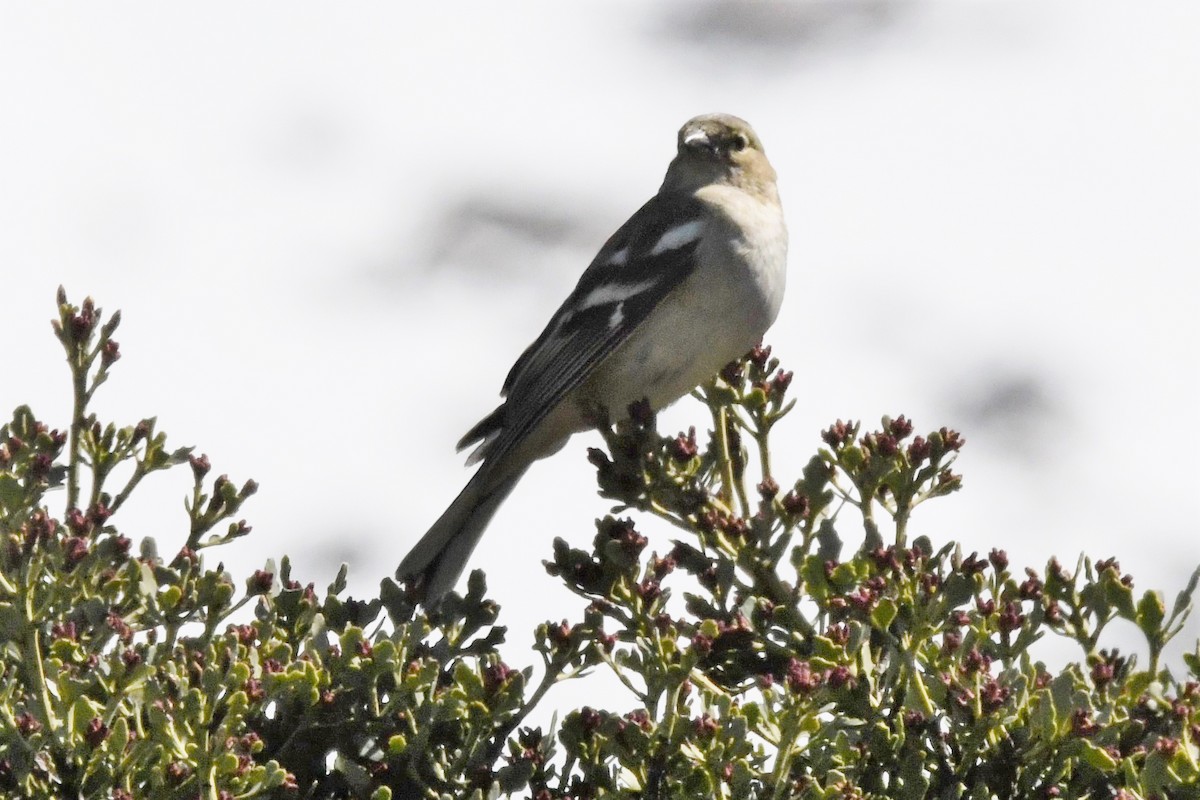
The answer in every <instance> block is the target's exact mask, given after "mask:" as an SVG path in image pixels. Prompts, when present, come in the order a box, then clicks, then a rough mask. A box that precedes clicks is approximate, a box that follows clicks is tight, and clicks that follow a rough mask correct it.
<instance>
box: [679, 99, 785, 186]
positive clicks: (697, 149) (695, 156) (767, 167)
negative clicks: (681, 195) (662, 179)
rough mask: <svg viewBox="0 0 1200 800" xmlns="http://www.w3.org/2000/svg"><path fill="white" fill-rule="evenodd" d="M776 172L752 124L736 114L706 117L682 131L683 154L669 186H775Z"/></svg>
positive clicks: (681, 150)
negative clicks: (711, 184) (712, 184)
mask: <svg viewBox="0 0 1200 800" xmlns="http://www.w3.org/2000/svg"><path fill="white" fill-rule="evenodd" d="M774 182H775V170H774V169H772V168H771V164H770V162H768V161H767V156H766V153H765V152H764V151H763V146H762V141H761V140H759V138H758V134H756V133H755V132H754V129H753V128H751V127H750V123H748V122H746V121H745V120H744V119H741V118H739V117H735V116H733V115H732V114H702V115H700V116H698V117H693V118H692V119H690V120H688V121H687V122H686V123H685V124H684V126H683V127H682V128H680V129H679V152H678V154H677V155H676V156H675V160H674V161H672V162H671V167H670V169H669V170H668V171H667V180H666V183H667V185H668V186H671V187H673V188H678V189H683V190H687V189H688V188H691V187H693V186H694V187H700V186H704V185H706V184H709V183H729V184H733V185H736V186H739V187H741V188H747V189H749V188H753V187H754V186H755V185H758V184H762V185H764V188H765V186H766V185H773V184H774Z"/></svg>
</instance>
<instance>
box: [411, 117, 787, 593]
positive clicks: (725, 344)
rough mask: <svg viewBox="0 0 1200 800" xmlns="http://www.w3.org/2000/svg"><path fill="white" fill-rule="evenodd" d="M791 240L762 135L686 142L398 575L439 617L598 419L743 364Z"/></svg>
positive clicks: (653, 404)
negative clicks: (535, 467)
mask: <svg viewBox="0 0 1200 800" xmlns="http://www.w3.org/2000/svg"><path fill="white" fill-rule="evenodd" d="M787 247H788V233H787V226H786V224H785V221H784V215H783V208H782V206H781V204H780V201H779V191H778V188H777V186H776V174H775V170H774V168H772V166H771V164H770V162H769V161H768V160H767V156H766V152H765V151H764V149H763V145H762V142H761V140H760V139H759V137H758V135H757V134H756V133H755V132H754V129H753V128H751V127H750V124H749V123H747V122H746V121H745V120H743V119H741V118H739V117H735V116H733V115H731V114H721V113H718V114H703V115H701V116H697V117H694V118H692V119H690V120H688V121H687V122H686V123H685V124H684V125H683V127H682V128H680V129H679V134H678V136H677V142H676V155H675V157H674V158H673V159H672V161H671V163H670V165H669V166H668V168H667V172H666V176H665V177H664V178H663V182H662V185H661V187H660V188H659V190H658V193H657V194H655V195H654V196H653V197H652V198H650V200H649V201H647V202H646V203H645V204H644V205H643V206H642V207H641V208H640V209H638V211H637V212H636V213H634V215H633V216H632V217H630V218H629V220H628V221H626V222H625V224H624V225H622V226H621V227H620V228H618V229H617V231H616V233H614V234H612V236H610V237H609V239H608V240H607V241H606V242H605V243H604V245H603V246H602V247H601V248H600V251H599V252H598V253H597V255H596V257H595V258H594V259H593V260H592V262H591V264H590V265H589V266H588V267H587V269H586V270H585V271H584V272H583V274H582V275H581V276H580V278H579V282H578V283H577V284H576V286H575V288H574V290H573V291H572V292H571V294H570V295H569V296H568V297H567V299H566V300H565V301H564V302H563V303H562V305H561V306H559V308H558V310H557V311H556V312H555V313H554V315H553V316H552V317H551V318H550V321H549V323H547V325H546V327H545V329H544V330H543V331H542V333H541V335H540V336H538V337H537V339H536V340H534V342H533V343H532V344H531V345H529V347H528V348H526V349H525V351H524V352H523V353H522V354H521V356H520V357H519V358H518V359H517V361H516V363H515V364H513V366H512V369H511V370H510V371H509V373H508V376H507V378H506V379H505V381H504V385H503V389H502V391H501V396H502V397H503V398H504V400H503V402H502V403H501V404H500V406H499V407H497V408H496V409H495V410H494V411H492V412H491V413H490V414H488V415H487V416H486V417H484V418H483V419H482V420H480V421H479V422H478V423H477V424H476V425H475V426H474V427H472V428H471V429H470V430H469V431H467V433H466V434H465V435H464V436H463V437H462V439H460V440H459V442H458V446H457V449H458V450H459V451H460V452H461V451H462V450H465V449H467V448H469V447H474V450H473V452H472V453H471V454H470V456H469V458H468V459H467V465H468V466H471V465H476V464H478V465H479V468H478V469H477V471H476V472H475V474H474V475H473V476H472V477H471V478H470V480H469V481H468V482H467V484H466V486H465V488H463V490H462V491H461V492H460V493H459V494H458V496H457V497H456V498H455V499H454V500H453V502H451V503H450V506H449V507H448V508H447V509H446V511H445V512H444V513H443V514H442V515H441V516H440V517H439V518H438V519H437V521H436V522H434V523H433V525H432V526H431V527H430V528H429V530H428V532H427V533H426V534H425V535H424V536H423V537H422V538H421V539H420V540H419V541H418V542H417V543H416V545H414V546H413V547H412V549H411V550H410V551H409V552H408V554H407V555H406V556H405V557H404V559H403V560H402V561H401V563H400V565H399V567H398V568H397V570H396V576H397V578H398V579H399V580H407V581H410V582H411V583H410V585H412V586H415V587H418V589H417V591H419V592H420V593H421V594H420V596H422V597H423V599H424V602H425V605H426V606H427V607H436V605H437V604H438V603H440V600H441V598H442V597H443V596H444V595H445V594H446V593H447V592H448V591H450V590H451V589H452V588H454V584H455V583H456V582H457V580H458V578H459V576H460V575H461V574H462V571H463V570H464V568H465V567H466V564H467V562H468V560H469V558H470V556H471V553H472V551H473V550H474V549H475V546H476V545H477V544H478V543H479V540H480V538H481V537H482V535H483V533H484V531H485V529H486V528H487V526H488V523H489V522H490V521H491V519H492V517H493V515H495V513H496V511H497V509H498V508H499V507H500V504H501V503H502V502H503V501H504V499H505V498H506V497H508V495H509V494H510V493H511V492H512V490H513V488H514V487H515V486H516V485H517V482H518V481H519V480H520V479H521V477H522V476H523V475H524V474H525V472H526V470H528V468H529V467H530V465H531V464H533V463H534V462H535V461H537V460H539V459H542V458H545V457H547V456H550V455H552V454H554V453H555V452H557V451H558V450H560V449H561V448H562V447H563V446H564V445H565V444H566V442H567V440H568V439H569V438H570V437H571V436H572V435H573V434H575V433H578V432H580V431H583V430H587V429H589V428H592V427H593V426H594V425H595V420H596V410H597V409H603V410H605V411H607V412H610V413H622V412H624V411H625V409H627V408H628V407H629V405H630V404H632V403H634V402H638V401H646V402H648V403H649V406H650V408H652V409H653V410H655V411H659V410H661V409H662V408H664V407H666V406H668V405H670V404H671V403H673V402H674V401H675V400H678V399H679V398H680V397H682V396H683V395H685V394H687V393H689V392H691V391H692V390H693V389H695V388H696V387H697V386H698V385H700V384H701V383H703V382H705V381H707V380H709V379H710V378H712V377H713V376H714V375H716V374H717V373H718V372H719V371H720V369H721V368H722V367H723V366H724V365H726V364H728V363H729V362H731V361H734V360H736V359H738V358H741V357H742V356H743V355H745V354H746V353H747V352H748V351H749V350H751V349H752V348H753V347H754V346H755V345H756V344H758V343H759V342H761V340H762V336H763V334H764V333H765V332H766V331H767V329H768V328H769V327H770V326H771V324H772V323H773V322H774V321H775V318H776V316H777V315H778V313H779V309H780V306H781V304H782V302H783V295H784V289H785V286H786V282H787Z"/></svg>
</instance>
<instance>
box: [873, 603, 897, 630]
mask: <svg viewBox="0 0 1200 800" xmlns="http://www.w3.org/2000/svg"><path fill="white" fill-rule="evenodd" d="M895 618H896V601H895V600H893V599H892V598H890V597H883V598H880V600H879V602H878V603H876V604H875V608H873V609H871V624H872V625H874V626H875V627H876V628H877V629H878V630H881V631H886V630H887V629H888V626H889V625H891V624H892V620H894V619H895Z"/></svg>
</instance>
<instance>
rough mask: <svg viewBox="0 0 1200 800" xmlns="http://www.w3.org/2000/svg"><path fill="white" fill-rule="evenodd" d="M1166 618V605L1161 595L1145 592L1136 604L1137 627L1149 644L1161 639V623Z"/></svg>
mask: <svg viewBox="0 0 1200 800" xmlns="http://www.w3.org/2000/svg"><path fill="white" fill-rule="evenodd" d="M1165 616H1166V605H1165V604H1164V603H1163V598H1162V595H1161V594H1159V593H1158V592H1156V591H1153V590H1147V592H1146V593H1145V594H1144V595H1142V599H1141V600H1139V601H1138V604H1137V626H1138V627H1139V628H1141V629H1142V633H1144V634H1146V638H1147V639H1149V640H1150V641H1151V642H1158V641H1160V640H1161V639H1162V622H1163V618H1164V617H1165Z"/></svg>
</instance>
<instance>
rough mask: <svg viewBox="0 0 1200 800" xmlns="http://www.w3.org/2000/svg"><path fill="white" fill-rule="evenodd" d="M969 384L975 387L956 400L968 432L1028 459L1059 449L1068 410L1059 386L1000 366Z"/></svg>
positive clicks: (1010, 454) (1002, 450)
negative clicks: (1058, 433)
mask: <svg viewBox="0 0 1200 800" xmlns="http://www.w3.org/2000/svg"><path fill="white" fill-rule="evenodd" d="M963 383H964V384H965V385H966V386H969V387H971V388H969V389H967V390H966V391H965V392H963V393H962V394H961V395H960V396H959V397H958V398H957V399H956V400H955V402H954V403H953V404H952V407H953V408H954V409H955V411H954V417H955V419H957V420H961V426H962V427H961V429H962V430H965V431H972V432H974V433H976V435H982V436H984V437H988V438H992V439H993V440H995V441H997V442H999V443H1000V444H1001V445H1002V446H1001V447H999V448H997V449H996V452H998V453H1002V454H1003V455H1006V456H1008V457H1010V458H1014V459H1016V460H1018V461H1022V462H1032V461H1035V460H1037V459H1039V458H1041V457H1042V456H1044V455H1046V454H1047V453H1050V452H1052V451H1053V449H1054V447H1055V442H1054V441H1052V439H1054V438H1058V437H1055V436H1054V435H1053V433H1054V429H1055V427H1056V426H1058V425H1059V423H1060V422H1061V421H1062V417H1063V414H1062V413H1061V404H1060V403H1059V402H1057V401H1056V400H1055V392H1054V390H1053V388H1052V387H1051V385H1050V384H1049V383H1048V382H1047V381H1046V380H1045V379H1044V378H1043V377H1042V376H1040V375H1037V374H1034V373H1033V372H1030V371H1025V370H1021V369H1019V368H1014V367H997V368H993V369H991V370H988V371H986V372H985V373H984V374H983V375H981V376H979V377H976V378H974V379H969V380H964V382H963ZM956 391H960V389H956ZM1060 443H1061V442H1060Z"/></svg>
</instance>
